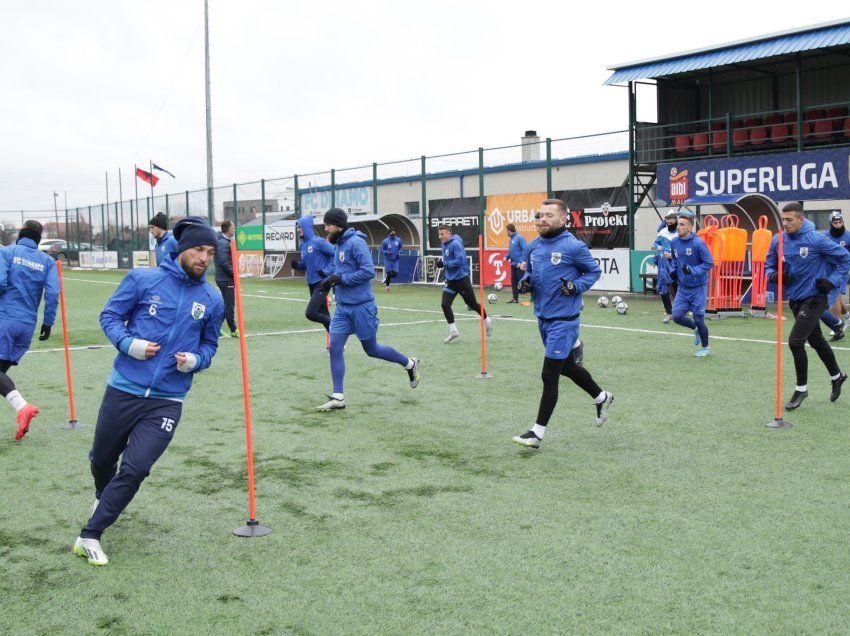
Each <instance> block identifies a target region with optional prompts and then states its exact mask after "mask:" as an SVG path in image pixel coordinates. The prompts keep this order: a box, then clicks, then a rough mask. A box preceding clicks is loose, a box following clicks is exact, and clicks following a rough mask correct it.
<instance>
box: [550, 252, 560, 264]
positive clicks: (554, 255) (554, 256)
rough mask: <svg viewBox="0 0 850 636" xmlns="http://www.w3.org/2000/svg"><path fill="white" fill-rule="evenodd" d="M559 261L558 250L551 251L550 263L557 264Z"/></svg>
mask: <svg viewBox="0 0 850 636" xmlns="http://www.w3.org/2000/svg"><path fill="white" fill-rule="evenodd" d="M560 262H561V253H560V252H552V265H557V264H558V263H560Z"/></svg>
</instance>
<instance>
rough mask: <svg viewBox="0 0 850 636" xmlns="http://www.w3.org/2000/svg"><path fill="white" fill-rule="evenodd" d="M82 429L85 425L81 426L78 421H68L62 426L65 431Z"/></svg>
mask: <svg viewBox="0 0 850 636" xmlns="http://www.w3.org/2000/svg"><path fill="white" fill-rule="evenodd" d="M83 427H85V424H83V423H82V422H80V421H78V420H68V421H67V422H65V423H64V424H62V428H67V429H76V428H83Z"/></svg>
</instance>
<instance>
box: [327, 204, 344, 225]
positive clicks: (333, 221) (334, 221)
mask: <svg viewBox="0 0 850 636" xmlns="http://www.w3.org/2000/svg"><path fill="white" fill-rule="evenodd" d="M324 221H325V225H336V226H337V227H343V228H344V227H348V215H347V214H346V213H345V212H344V211H343V210H340V209H339V208H331V209H330V210H328V211H327V212H325V219H324Z"/></svg>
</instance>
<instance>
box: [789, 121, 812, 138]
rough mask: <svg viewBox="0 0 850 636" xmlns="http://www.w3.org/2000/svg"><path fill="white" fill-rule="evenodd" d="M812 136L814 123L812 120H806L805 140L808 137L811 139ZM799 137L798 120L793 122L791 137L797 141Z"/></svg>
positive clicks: (804, 127)
mask: <svg viewBox="0 0 850 636" xmlns="http://www.w3.org/2000/svg"><path fill="white" fill-rule="evenodd" d="M811 136H812V124H811V123H810V122H807V121H804V122H803V140H804V141H805V140H807V139H810V138H811ZM797 137H798V135H797V122H796V121H795V122H794V123H793V124H791V138H792V139H793V140H794V141H797Z"/></svg>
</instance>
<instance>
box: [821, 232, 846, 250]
mask: <svg viewBox="0 0 850 636" xmlns="http://www.w3.org/2000/svg"><path fill="white" fill-rule="evenodd" d="M823 234H824V236H826V237H827V238H828V239H829V240H830V241H832V242H833V243H837V244H838V245H839V246H840V247H843V248H845V249H847V250H850V232H848V231H847V230H844V234H841V235H839V236H833V235H832V233H831V232H830V231H829V230H824V231H823Z"/></svg>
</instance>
